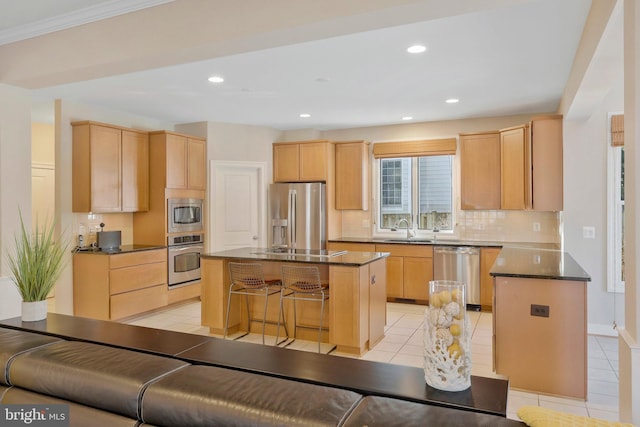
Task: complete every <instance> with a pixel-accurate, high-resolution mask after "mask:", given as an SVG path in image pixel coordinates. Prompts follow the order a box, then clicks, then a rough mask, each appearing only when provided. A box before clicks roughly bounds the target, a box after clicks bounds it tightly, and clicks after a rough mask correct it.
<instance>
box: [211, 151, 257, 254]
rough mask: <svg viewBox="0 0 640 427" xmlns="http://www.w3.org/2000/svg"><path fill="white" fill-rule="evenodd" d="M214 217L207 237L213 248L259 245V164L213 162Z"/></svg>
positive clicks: (212, 200) (212, 203)
mask: <svg viewBox="0 0 640 427" xmlns="http://www.w3.org/2000/svg"><path fill="white" fill-rule="evenodd" d="M213 168H214V173H213V174H212V176H213V177H214V183H213V185H212V186H211V187H210V188H213V190H214V194H212V196H211V197H210V199H209V200H210V204H211V211H212V212H213V215H214V218H213V221H212V224H213V225H214V226H213V227H212V230H213V235H212V236H210V238H209V241H210V243H211V246H210V247H211V248H212V249H213V250H214V251H219V250H229V249H235V248H241V247H247V246H248V247H259V246H260V245H261V242H262V240H263V239H262V236H261V235H262V233H261V231H260V228H261V223H262V216H263V212H264V209H263V202H262V200H263V197H264V191H263V190H262V187H263V183H262V169H263V168H262V166H261V165H256V164H253V163H244V162H237V163H231V162H230V163H214V167H213Z"/></svg>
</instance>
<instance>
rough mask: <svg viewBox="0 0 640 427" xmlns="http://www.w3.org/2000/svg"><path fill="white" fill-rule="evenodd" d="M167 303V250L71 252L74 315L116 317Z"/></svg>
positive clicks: (123, 316)
mask: <svg viewBox="0 0 640 427" xmlns="http://www.w3.org/2000/svg"><path fill="white" fill-rule="evenodd" d="M167 303H168V290H167V252H166V249H158V250H148V251H139V252H128V253H118V254H112V255H107V254H102V253H92V252H78V253H76V254H74V256H73V311H74V315H76V316H80V317H90V318H94V319H100V320H115V319H122V318H125V317H129V316H133V315H136V314H140V313H144V312H146V311H149V310H153V309H156V308H160V307H164V306H166V305H167Z"/></svg>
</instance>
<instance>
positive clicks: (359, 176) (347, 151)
mask: <svg viewBox="0 0 640 427" xmlns="http://www.w3.org/2000/svg"><path fill="white" fill-rule="evenodd" d="M335 150H336V180H335V183H336V209H357V210H367V209H369V197H370V195H369V144H368V143H367V142H365V141H353V142H339V143H336V144H335Z"/></svg>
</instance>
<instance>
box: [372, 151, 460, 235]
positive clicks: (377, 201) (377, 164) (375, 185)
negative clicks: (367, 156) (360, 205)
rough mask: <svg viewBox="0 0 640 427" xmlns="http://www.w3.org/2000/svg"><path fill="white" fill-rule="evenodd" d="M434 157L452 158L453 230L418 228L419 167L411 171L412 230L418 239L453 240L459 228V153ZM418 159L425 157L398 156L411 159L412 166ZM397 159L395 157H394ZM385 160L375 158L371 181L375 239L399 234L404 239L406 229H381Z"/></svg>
mask: <svg viewBox="0 0 640 427" xmlns="http://www.w3.org/2000/svg"><path fill="white" fill-rule="evenodd" d="M434 155H450V156H451V222H452V229H451V230H441V231H436V232H434V231H432V230H421V229H419V228H418V227H417V217H418V215H419V212H418V211H419V206H418V205H419V194H418V191H419V185H418V182H417V180H418V171H417V167H416V168H415V169H414V168H413V166H412V170H411V179H410V181H411V184H410V185H411V191H412V194H411V216H412V218H411V225H412V228H411V229H410V230H412V231H413V232H414V234H415V237H416V238H434V237H443V236H444V237H446V238H453V237H455V235H456V228H457V223H456V218H457V213H458V212H457V209H458V207H457V204H458V192H459V189H458V173H457V171H458V153H457V151H456V153H455V154H434ZM418 157H425V156H411V155H406V156H402V155H398V156H397V158H410V159H411V164H412V165H413V163H414V161H415V163H416V164H417V163H418V161H417V158H418ZM394 158H395V157H394ZM382 160H384V158H377V159H376V158H374V159H373V164H372V174H371V180H372V181H373V182H372V186H371V188H372V190H373V191H372V199H373V203H372V207H373V212H372V220H373V222H374V227H373V237H374V238H398V237H399V233H400V234H402V237H404V233H406V231H405V229H404V228H402V229H398V230H396V231H391V230H390V229H386V228H380V214H381V209H382V206H381V197H382V194H381V187H380V186H381V179H382V177H381V173H382V171H381V161H382Z"/></svg>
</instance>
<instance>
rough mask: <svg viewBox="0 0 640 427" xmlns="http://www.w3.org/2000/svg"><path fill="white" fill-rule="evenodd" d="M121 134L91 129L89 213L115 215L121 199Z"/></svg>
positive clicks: (104, 128)
mask: <svg viewBox="0 0 640 427" xmlns="http://www.w3.org/2000/svg"><path fill="white" fill-rule="evenodd" d="M121 138H122V131H121V130H120V129H115V128H111V127H106V126H96V125H91V129H90V144H91V154H90V156H91V160H90V163H91V211H93V212H119V211H121V209H122V199H121V188H122V185H121V179H122V178H121V171H120V167H121V158H122V146H121Z"/></svg>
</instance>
